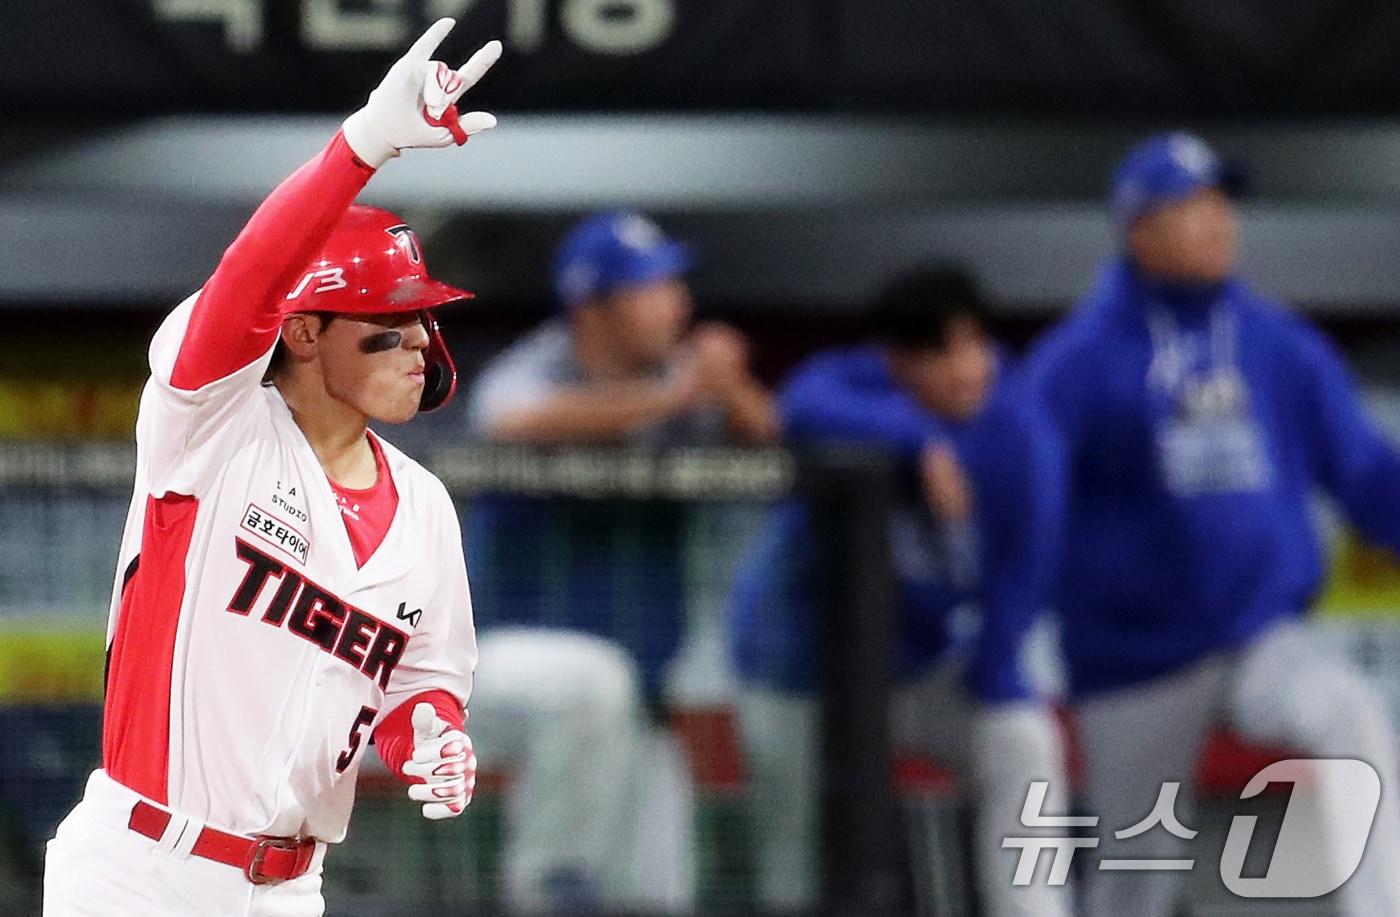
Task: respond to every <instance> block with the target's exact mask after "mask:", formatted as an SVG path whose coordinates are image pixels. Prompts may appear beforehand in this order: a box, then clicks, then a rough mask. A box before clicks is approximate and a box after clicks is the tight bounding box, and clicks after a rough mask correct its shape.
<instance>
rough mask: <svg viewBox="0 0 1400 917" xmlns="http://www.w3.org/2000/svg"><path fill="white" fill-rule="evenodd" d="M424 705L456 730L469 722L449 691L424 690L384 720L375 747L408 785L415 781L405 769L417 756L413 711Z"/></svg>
mask: <svg viewBox="0 0 1400 917" xmlns="http://www.w3.org/2000/svg"><path fill="white" fill-rule="evenodd" d="M420 703H429V704H432V705H433V709H434V710H436V711H437V715H438V716H440V717H442V718H443V719H444V720H445V721H446V722H447V723H448V724H449V725H450V726H451V727H452V728H453V729H462V728H464V724H465V723H466V719H465V716H464V714H463V712H462V705H461V704H459V703H458V702H457V699H456V698H455V697H453V696H452V695H451V694H449V693H448V692H446V691H441V690H432V691H423V692H420V693H418V694H415V695H413V696H412V697H410V698H409V699H408V700H406V701H404V702H403V703H402V704H400V705H399V706H397V707H395V708H394V709H393V710H392V711H391V712H390V713H389V715H388V716H386V717H384V720H383V722H381V723H380V724H379V726H378V728H376V729H375V730H374V747H375V748H376V749H378V750H379V759H380V760H381V761H383V762H384V766H385V767H387V768H389V771H390V772H391V773H393V775H394V776H395V777H398V778H399V779H400V780H402V781H403V782H404V783H411V782H413V781H412V780H410V779H409V778H407V777H405V776H404V772H403V766H404V764H406V763H408V761H409V759H411V758H412V757H413V722H412V716H413V708H414V707H415V706H417V705H418V704H420Z"/></svg>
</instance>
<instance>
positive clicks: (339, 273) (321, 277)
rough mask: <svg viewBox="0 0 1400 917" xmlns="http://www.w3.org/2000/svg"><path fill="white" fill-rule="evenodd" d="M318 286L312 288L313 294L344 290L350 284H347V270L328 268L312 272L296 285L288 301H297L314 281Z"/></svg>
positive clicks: (288, 295)
mask: <svg viewBox="0 0 1400 917" xmlns="http://www.w3.org/2000/svg"><path fill="white" fill-rule="evenodd" d="M313 280H314V281H315V282H316V286H314V287H312V289H311V292H312V293H329V292H330V291H331V290H343V289H345V288H346V287H347V286H349V284H347V283H346V282H345V268H341V267H328V268H324V269H322V270H319V271H310V272H308V273H307V274H306V276H304V277H302V278H301V282H300V283H298V284H297V285H296V288H295V289H294V290H292V292H290V293H288V294H287V298H288V299H296V298H297V297H298V296H300V295H301V294H303V293H305V292H306V288H307V287H308V286H310V285H311V282H312V281H313Z"/></svg>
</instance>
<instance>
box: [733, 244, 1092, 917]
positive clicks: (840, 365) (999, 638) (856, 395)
mask: <svg viewBox="0 0 1400 917" xmlns="http://www.w3.org/2000/svg"><path fill="white" fill-rule="evenodd" d="M869 324H870V331H871V336H872V340H871V341H870V342H869V343H867V344H864V345H862V346H856V347H849V348H844V349H840V350H831V351H826V352H822V353H818V354H816V355H814V356H812V357H811V358H810V359H808V360H807V361H806V362H805V363H803V364H802V365H801V366H800V367H798V369H797V370H796V371H795V372H794V373H793V375H792V376H791V377H790V378H789V380H788V381H787V382H786V383H785V384H784V386H783V388H782V390H781V392H780V393H779V396H778V405H779V407H778V415H779V418H780V425H781V427H782V430H783V440H784V442H786V443H788V444H791V445H793V446H798V447H801V446H807V447H810V446H814V445H845V446H852V445H856V446H862V447H865V448H868V449H873V450H878V451H881V452H885V453H888V454H890V455H892V456H893V457H894V458H895V459H896V460H897V461H898V463H899V467H900V471H901V475H902V477H903V483H904V487H905V498H904V500H903V501H902V504H901V506H900V507H899V509H898V510H897V512H896V514H895V515H894V516H893V518H891V519H890V542H891V546H892V549H893V554H894V558H893V560H894V567H895V569H896V571H897V576H898V595H899V609H898V618H897V622H896V625H895V633H896V637H895V646H894V651H895V660H894V671H895V673H896V677H897V678H898V684H897V686H896V689H895V694H894V697H893V701H892V705H891V708H890V711H889V715H890V720H891V732H892V735H893V741H894V743H895V745H896V746H897V747H898V748H900V749H904V750H910V751H913V752H915V753H917V754H923V755H932V756H934V757H935V758H936V759H938V760H939V761H941V762H945V763H948V764H951V765H953V766H955V767H956V768H957V769H958V770H959V771H961V772H962V775H963V776H964V778H965V780H966V783H967V785H968V786H969V787H970V788H971V790H972V793H973V795H974V797H975V799H976V806H977V810H976V811H977V816H976V822H977V823H976V826H975V828H974V832H973V848H974V860H975V861H976V863H975V865H976V871H977V875H978V878H979V883H978V889H979V891H980V893H981V901H982V906H983V910H982V913H984V914H988V915H993V917H1009V915H1021V917H1068V915H1069V914H1070V913H1071V908H1070V901H1069V897H1068V890H1067V889H1066V888H1064V887H1051V886H1049V885H1048V884H1047V883H1046V881H1045V879H1046V875H1045V870H1046V869H1048V865H1049V858H1048V857H1046V858H1043V859H1044V862H1043V863H1042V867H1044V868H1043V869H1042V870H1041V872H1040V873H1039V874H1038V875H1037V877H1036V880H1035V881H1034V882H1033V883H1032V885H1030V886H1028V887H1023V888H1015V887H1013V886H1012V883H1011V881H1010V877H1011V873H1012V871H1013V869H1014V864H1015V861H1016V852H1015V851H1013V850H1008V849H1003V846H1002V840H1003V838H1006V837H1008V836H1023V835H1025V834H1026V833H1027V832H1026V831H1025V829H1024V828H1023V827H1022V826H1021V824H1020V821H1019V816H1020V814H1021V810H1022V807H1023V805H1024V804H1025V801H1026V793H1027V790H1028V788H1029V786H1030V784H1031V782H1032V781H1036V780H1044V781H1049V783H1050V788H1051V792H1050V795H1049V802H1048V806H1047V808H1046V809H1045V810H1044V811H1046V812H1047V813H1048V812H1063V811H1064V806H1065V805H1066V801H1067V799H1068V792H1067V790H1068V787H1067V785H1066V778H1065V769H1064V759H1063V754H1062V752H1061V745H1060V739H1059V735H1058V731H1057V727H1056V724H1055V721H1054V719H1053V716H1052V714H1051V712H1050V710H1049V708H1048V706H1047V704H1046V702H1045V699H1044V698H1043V697H1041V696H1039V694H1038V693H1037V690H1036V688H1035V686H1033V685H1032V683H1031V681H1030V679H1029V677H1028V675H1027V672H1026V671H1025V668H1024V666H1023V652H1022V651H1023V649H1024V648H1025V644H1026V640H1027V636H1028V634H1029V633H1030V632H1031V629H1032V626H1033V624H1034V623H1035V621H1036V619H1037V618H1038V617H1039V615H1040V614H1041V612H1042V611H1043V610H1044V606H1045V603H1046V599H1047V592H1048V588H1049V586H1050V580H1051V576H1052V575H1053V571H1054V568H1055V564H1056V560H1057V554H1056V551H1057V548H1058V544H1057V541H1058V535H1059V526H1060V522H1061V510H1062V505H1063V497H1064V493H1063V491H1064V481H1063V478H1062V463H1061V459H1060V456H1059V454H1058V453H1057V452H1056V449H1055V441H1054V438H1053V436H1050V435H1048V434H1047V430H1046V423H1047V421H1046V419H1045V418H1044V416H1043V415H1042V413H1041V411H1040V409H1039V408H1038V406H1037V405H1036V404H1035V402H1034V400H1033V399H1032V398H1030V397H1028V396H1027V394H1026V392H1025V390H1024V387H1023V385H1022V383H1021V380H1020V379H1019V373H1018V371H1017V368H1016V366H1015V365H1014V363H1013V361H1012V359H1011V357H1010V356H1009V354H1008V353H1007V352H1006V351H1005V350H1003V349H1002V348H1000V347H998V346H997V344H996V343H995V342H994V341H993V340H992V339H991V338H990V337H989V336H988V333H987V329H986V308H985V306H984V304H983V301H982V297H981V295H980V293H979V291H978V289H977V287H976V285H975V283H974V282H973V280H972V278H971V277H970V276H969V275H968V274H967V273H965V272H964V271H962V270H961V269H958V268H952V267H940V268H925V269H920V270H915V271H911V272H908V273H905V274H902V275H900V276H899V277H897V278H896V279H894V280H892V281H891V282H890V283H889V284H888V285H887V286H886V287H885V288H884V289H883V291H882V292H881V293H880V294H879V295H878V296H877V297H876V299H875V301H874V304H873V308H872V310H871V314H870V323H869ZM815 524H816V520H814V518H813V510H812V509H811V508H810V507H809V506H808V505H807V504H806V503H805V502H803V501H799V500H792V501H788V502H785V503H783V504H782V505H780V506H779V507H777V508H776V509H775V510H774V511H773V514H772V516H771V518H770V520H769V523H768V524H767V526H766V527H765V529H764V530H763V531H762V532H761V534H760V535H759V537H758V538H757V539H756V540H755V542H754V544H753V546H752V548H751V550H750V552H749V554H748V556H747V557H746V558H745V559H744V561H743V562H742V564H741V567H740V570H739V572H738V575H737V578H736V582H735V586H734V594H735V598H734V604H735V608H734V612H733V618H732V625H733V642H734V653H735V659H736V663H737V667H738V670H739V672H740V674H741V677H742V678H743V680H744V686H743V690H742V691H741V693H740V696H739V711H740V723H741V727H742V735H743V743H744V752H745V755H746V758H747V761H748V765H749V768H750V773H751V777H752V780H753V786H752V795H751V798H750V803H751V805H752V808H753V827H754V836H755V839H756V844H755V863H756V866H757V877H758V889H759V899H760V901H761V902H762V903H763V904H764V905H765V906H767V907H769V908H771V909H773V910H777V911H793V910H803V909H808V908H811V907H813V906H815V905H816V903H817V901H818V894H819V891H820V888H819V883H818V873H817V857H816V840H817V830H816V829H817V824H818V813H819V809H818V798H819V784H820V779H821V777H820V775H821V769H822V761H821V757H820V754H819V744H820V743H819V736H820V733H819V731H818V723H819V716H818V715H819V712H820V711H819V705H818V703H817V699H816V695H815V692H816V690H817V687H818V683H819V682H818V674H819V673H818V661H819V659H820V655H819V650H818V646H819V641H818V639H817V631H818V629H819V627H820V626H821V621H822V616H821V599H820V595H821V593H822V590H823V588H824V587H823V585H822V582H823V576H822V572H821V562H820V559H819V552H818V550H817V546H816V543H815V540H814V533H813V526H814V525H815ZM862 611H863V610H861V609H854V610H853V613H855V614H860V613H862Z"/></svg>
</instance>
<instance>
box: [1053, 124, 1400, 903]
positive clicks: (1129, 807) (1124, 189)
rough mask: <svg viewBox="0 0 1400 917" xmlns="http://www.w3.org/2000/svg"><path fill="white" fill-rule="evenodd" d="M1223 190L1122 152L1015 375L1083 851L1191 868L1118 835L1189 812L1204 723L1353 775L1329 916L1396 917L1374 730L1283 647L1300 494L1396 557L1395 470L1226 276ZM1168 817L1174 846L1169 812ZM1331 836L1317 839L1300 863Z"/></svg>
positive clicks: (1338, 379) (1316, 653)
mask: <svg viewBox="0 0 1400 917" xmlns="http://www.w3.org/2000/svg"><path fill="white" fill-rule="evenodd" d="M1238 187H1239V185H1238V174H1237V173H1236V172H1234V171H1233V170H1232V169H1229V168H1227V167H1226V166H1225V165H1224V164H1222V161H1221V160H1220V159H1219V158H1218V157H1217V156H1216V154H1215V153H1214V152H1213V151H1212V150H1211V149H1210V148H1209V147H1208V146H1206V144H1205V143H1203V142H1202V141H1201V140H1200V139H1198V138H1197V137H1195V136H1192V135H1189V134H1185V133H1175V134H1167V135H1162V136H1157V137H1153V138H1151V139H1149V140H1147V141H1145V142H1144V143H1142V144H1141V145H1140V146H1138V147H1136V148H1135V149H1133V150H1132V151H1131V152H1130V153H1129V154H1128V155H1127V157H1126V158H1125V159H1124V160H1123V162H1122V164H1121V165H1120V166H1119V168H1118V170H1117V172H1116V173H1115V176H1114V179H1113V190H1112V214H1113V218H1114V221H1115V225H1116V228H1117V231H1118V234H1119V240H1120V243H1121V250H1120V253H1119V255H1118V257H1116V258H1115V259H1114V260H1113V261H1112V262H1111V263H1109V264H1108V265H1107V266H1106V267H1105V268H1104V270H1103V272H1102V273H1101V274H1100V276H1099V278H1098V282H1097V284H1096V285H1095V286H1094V288H1093V289H1092V290H1091V291H1090V292H1089V293H1088V294H1087V295H1086V296H1085V297H1084V299H1083V300H1082V301H1081V302H1080V303H1079V304H1078V306H1077V307H1076V309H1075V311H1074V312H1073V314H1072V315H1071V316H1070V317H1069V318H1067V319H1066V320H1065V321H1064V322H1063V323H1062V324H1060V325H1059V326H1058V327H1057V328H1055V329H1054V330H1053V331H1052V332H1051V333H1049V335H1048V336H1047V337H1046V339H1045V340H1044V341H1043V342H1041V343H1040V344H1039V345H1038V347H1037V350H1036V353H1035V354H1034V356H1033V358H1032V361H1031V366H1032V370H1031V371H1032V374H1033V377H1034V380H1035V384H1036V385H1037V386H1038V387H1039V389H1040V391H1041V392H1042V393H1043V394H1044V398H1045V400H1046V402H1047V406H1048V409H1049V411H1050V413H1051V416H1052V419H1053V422H1054V426H1055V428H1056V429H1057V431H1058V433H1059V435H1060V436H1061V437H1062V439H1063V442H1064V445H1065V451H1066V454H1067V461H1068V464H1069V479H1070V494H1071V498H1070V503H1069V509H1068V512H1067V522H1066V536H1065V561H1064V569H1063V573H1062V576H1061V581H1060V587H1061V588H1060V590H1059V598H1058V602H1057V604H1058V608H1059V610H1060V612H1061V616H1062V624H1063V643H1064V652H1065V657H1066V660H1065V661H1066V668H1067V672H1068V676H1069V680H1070V686H1071V689H1072V691H1073V692H1074V694H1075V696H1076V713H1077V718H1078V724H1079V730H1080V734H1081V738H1082V740H1083V750H1084V763H1085V780H1086V792H1087V797H1088V802H1089V803H1090V805H1091V807H1092V812H1091V814H1094V815H1098V816H1100V819H1101V821H1100V825H1099V830H1098V834H1099V836H1100V837H1101V843H1100V845H1099V847H1098V850H1097V851H1096V853H1097V855H1098V856H1099V858H1100V861H1102V860H1103V859H1107V858H1113V859H1120V860H1121V859H1131V860H1168V859H1183V858H1189V857H1190V846H1189V843H1188V842H1187V840H1186V839H1183V838H1182V837H1181V836H1180V832H1174V831H1169V830H1167V829H1165V828H1163V827H1160V826H1158V827H1156V828H1155V829H1153V830H1146V831H1143V830H1138V831H1136V832H1134V831H1133V830H1132V829H1133V828H1134V827H1136V826H1138V825H1139V824H1140V822H1141V821H1142V820H1143V819H1144V816H1146V815H1148V813H1150V812H1152V811H1153V810H1154V806H1155V804H1156V803H1157V801H1158V799H1159V798H1160V794H1161V792H1162V789H1163V783H1164V782H1168V781H1171V782H1179V783H1181V784H1182V787H1181V791H1182V792H1183V794H1184V793H1186V792H1188V791H1189V787H1190V785H1191V776H1192V773H1193V770H1194V762H1195V759H1196V757H1197V754H1198V752H1199V750H1200V747H1201V742H1202V738H1203V736H1204V735H1205V733H1206V731H1207V729H1208V728H1209V726H1210V725H1211V724H1212V723H1215V722H1221V721H1223V722H1227V723H1229V724H1230V725H1231V726H1232V727H1233V728H1234V729H1235V730H1237V731H1239V732H1240V733H1242V734H1243V735H1244V736H1246V737H1247V738H1250V739H1253V740H1256V741H1260V742H1267V743H1273V744H1283V745H1285V746H1288V747H1293V748H1297V749H1299V750H1300V751H1301V752H1302V753H1304V754H1305V755H1309V756H1315V757H1324V758H1359V759H1361V760H1364V761H1366V762H1369V763H1370V764H1371V765H1372V766H1373V767H1374V768H1375V769H1376V771H1377V772H1378V773H1379V775H1380V778H1381V781H1382V785H1383V787H1384V789H1383V792H1382V808H1381V811H1380V812H1379V814H1378V815H1377V818H1376V825H1375V830H1374V832H1373V833H1372V836H1371V840H1370V845H1369V847H1368V848H1367V851H1366V857H1365V859H1364V860H1363V861H1362V864H1361V867H1360V870H1359V871H1358V872H1357V874H1356V876H1355V877H1354V878H1353V879H1352V880H1351V881H1350V882H1349V883H1348V884H1347V885H1345V886H1344V887H1343V888H1342V890H1341V892H1340V895H1341V903H1342V904H1343V906H1344V908H1345V912H1346V913H1347V914H1348V915H1352V917H1355V915H1367V917H1371V915H1375V917H1379V915H1382V914H1400V841H1398V840H1397V837H1398V835H1397V832H1398V831H1400V816H1398V815H1397V810H1396V804H1395V786H1396V784H1395V781H1396V778H1397V771H1396V763H1397V761H1396V752H1395V742H1394V735H1393V731H1392V725H1391V724H1392V720H1391V719H1390V716H1389V712H1388V711H1387V709H1386V705H1385V703H1384V702H1383V699H1382V696H1381V695H1380V694H1379V693H1378V692H1377V690H1376V689H1375V688H1374V687H1373V686H1372V685H1371V684H1369V683H1368V682H1367V680H1366V679H1365V678H1364V677H1362V675H1361V673H1360V672H1358V671H1357V670H1356V669H1355V668H1354V667H1353V666H1352V665H1351V664H1350V663H1349V662H1348V661H1347V660H1345V659H1344V658H1342V657H1341V656H1340V654H1338V653H1335V652H1332V651H1330V650H1329V649H1328V648H1327V647H1325V646H1323V645H1320V644H1319V642H1318V641H1316V640H1314V639H1311V638H1310V637H1309V636H1308V634H1307V632H1306V631H1305V630H1304V628H1303V627H1302V626H1301V619H1302V617H1303V614H1304V613H1305V612H1306V610H1307V606H1308V604H1309V602H1311V600H1312V598H1313V596H1314V595H1315V594H1316V592H1317V589H1318V586H1319V582H1320V578H1321V564H1320V556H1319V554H1320V552H1319V546H1318V540H1317V535H1316V532H1315V530H1314V526H1313V522H1312V519H1311V517H1310V512H1309V500H1310V497H1311V496H1312V495H1313V493H1314V492H1315V491H1316V490H1317V489H1322V490H1325V491H1327V492H1328V493H1329V494H1330V495H1331V496H1332V497H1334V498H1335V500H1336V501H1337V503H1338V504H1340V507H1341V508H1342V509H1343V510H1344V511H1345V513H1346V515H1347V516H1348V518H1350V519H1351V521H1352V522H1353V523H1354V524H1355V525H1356V526H1357V527H1358V528H1359V529H1360V530H1361V531H1362V532H1364V533H1365V534H1366V535H1367V536H1369V537H1370V538H1372V539H1374V540H1376V541H1377V542H1379V543H1380V544H1383V545H1386V546H1388V547H1390V548H1391V549H1392V550H1396V549H1400V456H1397V454H1396V451H1395V450H1394V448H1393V447H1392V446H1391V445H1390V443H1388V442H1387V441H1386V439H1385V437H1384V436H1383V435H1382V433H1381V432H1380V430H1379V429H1378V428H1377V427H1376V425H1375V424H1374V423H1373V422H1372V421H1371V419H1370V418H1369V417H1367V415H1366V413H1365V411H1364V410H1363V409H1362V406H1361V403H1360V401H1359V399H1358V398H1357V393H1356V384H1355V383H1354V382H1353V380H1352V378H1351V377H1350V375H1349V374H1348V373H1347V371H1346V369H1345V367H1344V366H1343V363H1342V360H1341V358H1340V356H1339V355H1338V354H1337V352H1336V350H1335V349H1334V348H1333V347H1332V345H1331V344H1330V343H1329V342H1328V341H1327V339H1326V338H1325V337H1323V335H1321V334H1320V333H1318V331H1317V330H1316V329H1315V328H1313V327H1312V325H1310V324H1309V323H1308V322H1307V321H1306V320H1304V319H1303V318H1301V317H1299V316H1298V315H1296V314H1294V313H1292V312H1289V311H1286V310H1285V309H1284V308H1282V307H1281V306H1279V305H1278V304H1277V303H1275V302H1273V301H1271V300H1269V299H1267V298H1265V297H1264V296H1261V295H1260V294H1258V293H1256V292H1255V291H1254V290H1253V289H1251V288H1250V287H1249V286H1248V285H1247V284H1246V283H1245V282H1244V281H1242V280H1241V279H1239V278H1238V277H1237V276H1236V275H1235V273H1234V268H1235V254H1236V247H1237V227H1236V222H1235V217H1234V213H1233V208H1232V206H1231V200H1230V194H1231V193H1232V192H1234V191H1235V190H1237V189H1238ZM1319 779H1320V781H1321V782H1322V784H1324V785H1323V786H1322V789H1323V791H1324V792H1333V791H1335V792H1339V793H1341V794H1343V795H1345V794H1346V793H1347V792H1348V790H1349V789H1350V788H1349V787H1346V786H1341V787H1337V786H1326V785H1325V784H1326V783H1327V781H1328V780H1330V779H1331V778H1329V777H1327V776H1325V775H1323V776H1321V777H1320V778H1319ZM1328 810H1329V811H1330V812H1335V811H1341V807H1335V806H1334V807H1328ZM1175 814H1176V817H1177V819H1178V820H1180V821H1181V822H1183V827H1185V828H1186V829H1188V830H1190V829H1193V828H1194V827H1196V826H1193V825H1192V823H1191V818H1190V816H1191V808H1190V805H1189V800H1186V799H1182V800H1180V805H1179V807H1178V808H1177V810H1176V813H1175ZM1345 827H1346V826H1339V825H1323V826H1322V827H1321V832H1320V834H1319V837H1318V847H1319V850H1320V851H1326V849H1327V843H1328V839H1329V838H1336V837H1339V836H1341V834H1342V833H1343V832H1344V829H1345ZM1118 832H1123V833H1124V835H1125V836H1124V837H1121V838H1120V837H1118V836H1117V835H1118ZM1197 868H1201V867H1200V866H1199V865H1198V867H1197ZM1086 879H1087V902H1086V903H1087V913H1088V914H1090V915H1092V917H1109V915H1113V917H1119V915H1123V914H1133V915H1135V917H1168V915H1170V914H1172V913H1175V907H1176V898H1177V896H1178V894H1179V891H1180V888H1181V882H1180V873H1178V872H1171V871H1163V870H1161V869H1159V870H1155V871H1143V872H1131V871H1116V870H1115V871H1109V870H1101V869H1097V868H1094V869H1091V870H1089V871H1088V872H1087V874H1086Z"/></svg>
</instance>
